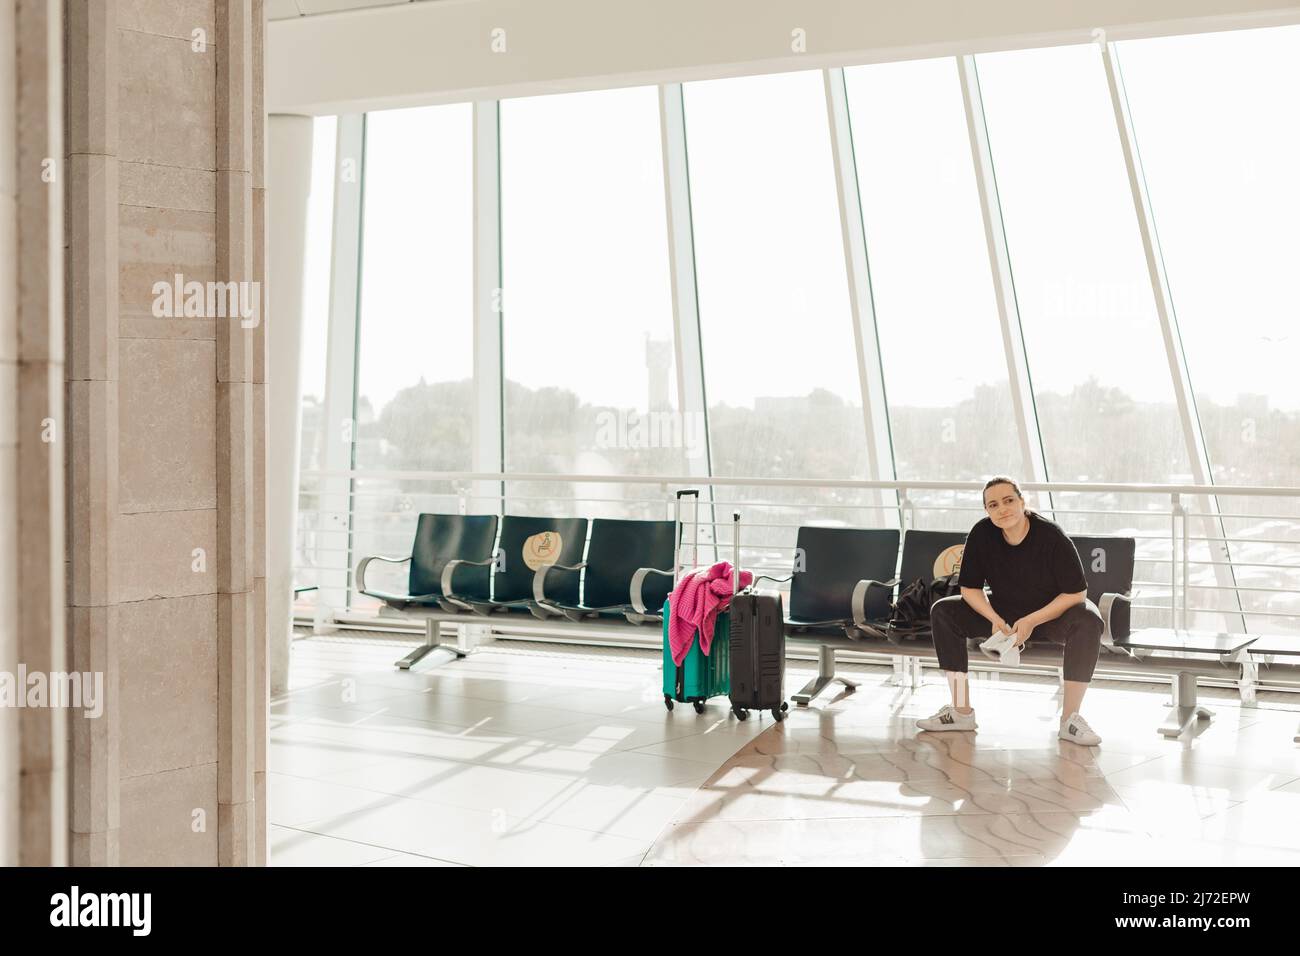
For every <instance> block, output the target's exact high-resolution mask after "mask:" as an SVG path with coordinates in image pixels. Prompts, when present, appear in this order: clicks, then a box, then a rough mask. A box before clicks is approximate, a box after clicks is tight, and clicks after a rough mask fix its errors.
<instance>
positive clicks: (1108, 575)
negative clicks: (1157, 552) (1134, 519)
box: [1070, 534, 1137, 644]
mask: <svg viewBox="0 0 1300 956" xmlns="http://www.w3.org/2000/svg"><path fill="white" fill-rule="evenodd" d="M1070 540H1071V541H1072V542H1074V549H1075V550H1076V551H1078V552H1079V561H1080V562H1082V564H1083V576H1084V577H1085V578H1086V579H1087V581H1088V600H1089V601H1091V602H1092V603H1093V604H1095V605H1097V610H1099V611H1100V612H1101V618H1102V620H1103V621H1105V622H1106V630H1105V631H1104V632H1103V633H1102V637H1101V641H1102V643H1103V644H1124V643H1126V642H1127V641H1128V639H1129V635H1130V633H1131V629H1130V623H1129V620H1130V614H1129V610H1130V607H1131V605H1132V602H1133V566H1134V563H1135V561H1136V557H1137V542H1136V541H1135V540H1134V539H1133V538H1123V537H1100V536H1094V535H1082V534H1072V535H1070Z"/></svg>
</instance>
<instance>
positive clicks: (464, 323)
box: [352, 103, 474, 556]
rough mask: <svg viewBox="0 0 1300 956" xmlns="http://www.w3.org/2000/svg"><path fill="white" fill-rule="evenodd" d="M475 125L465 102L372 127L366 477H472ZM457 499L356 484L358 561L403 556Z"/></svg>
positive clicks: (363, 340)
mask: <svg viewBox="0 0 1300 956" xmlns="http://www.w3.org/2000/svg"><path fill="white" fill-rule="evenodd" d="M472 123H473V114H472V107H471V106H470V105H469V104H467V103H461V104H454V105H451V106H432V107H423V108H419V109H404V110H390V111H385V112H380V113H369V114H367V116H366V136H365V164H364V183H363V187H364V188H363V190H362V195H363V201H362V236H361V279H360V281H361V291H360V312H359V315H358V333H357V361H356V367H357V380H356V405H355V415H354V417H355V420H356V421H355V446H354V449H353V455H354V459H355V468H356V469H357V470H358V471H369V470H373V471H378V472H392V471H452V470H469V468H470V467H471V454H470V449H471V441H470V434H471V428H472V427H473V424H472V423H473V408H474V379H473V339H472V332H473V320H474V309H473V288H474V287H473V234H474V229H473V208H474V206H473V203H474V198H473V197H474V188H473V186H474V182H473V140H472V135H473V132H472ZM451 490H452V489H451V488H449V487H445V488H444V487H439V486H432V485H430V483H428V482H422V481H414V482H412V481H404V480H399V479H394V478H390V477H387V476H385V475H376V476H373V477H369V476H363V477H359V478H358V479H357V480H356V481H355V482H354V483H353V492H352V495H353V506H352V516H353V517H352V553H353V555H354V556H360V555H366V554H395V553H398V554H400V553H402V551H403V549H405V548H409V547H410V543H411V537H412V535H413V534H414V529H415V517H416V515H418V514H419V513H420V512H422V511H445V510H451V511H455V510H457V508H458V507H459V502H458V500H457V499H456V498H455V497H453V496H451V495H450V492H451ZM394 549H395V550H394Z"/></svg>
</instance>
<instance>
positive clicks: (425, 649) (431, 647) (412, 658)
mask: <svg viewBox="0 0 1300 956" xmlns="http://www.w3.org/2000/svg"><path fill="white" fill-rule="evenodd" d="M438 637H439V624H438V622H437V621H425V622H424V643H423V644H421V645H420V646H419V647H417V648H416V649H415V650H413V651H411V653H409V654H407V655H406V656H405V657H403V658H402V659H401V660H400V661H398V662H397V666H398V667H400V668H401V669H402V670H404V671H409V670H410V669H411V667H412V665H414V664H416V663H417V662H418V661H420V660H421V659H423V658H424V656H425V655H426V654H428V653H429V652H430V651H437V650H441V651H450V652H451V653H453V654H455V655H456V659H457V660H459V659H460V658H462V657H464V656H465V654H466V652H465V651H463V650H461V649H460V648H459V647H453V646H451V645H449V644H439V643H438Z"/></svg>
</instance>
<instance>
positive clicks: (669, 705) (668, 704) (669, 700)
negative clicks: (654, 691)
mask: <svg viewBox="0 0 1300 956" xmlns="http://www.w3.org/2000/svg"><path fill="white" fill-rule="evenodd" d="M664 706H665V707H667V708H668V709H669V710H672V709H673V699H672V698H671V697H669V696H668V695H667V694H664Z"/></svg>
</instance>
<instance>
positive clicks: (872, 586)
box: [844, 528, 966, 643]
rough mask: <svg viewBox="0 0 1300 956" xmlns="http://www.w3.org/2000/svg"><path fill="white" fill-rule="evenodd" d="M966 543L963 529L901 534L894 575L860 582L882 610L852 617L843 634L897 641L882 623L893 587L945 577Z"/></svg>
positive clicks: (897, 638)
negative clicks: (886, 578) (900, 553)
mask: <svg viewBox="0 0 1300 956" xmlns="http://www.w3.org/2000/svg"><path fill="white" fill-rule="evenodd" d="M965 545H966V534H965V532H963V531H922V530H919V529H916V528H909V529H908V530H907V531H906V532H905V533H904V535H903V556H902V560H901V562H900V567H899V572H898V577H895V578H890V579H888V580H869V581H863V582H862V583H861V587H862V589H863V590H864V591H865V592H868V593H871V594H874V595H878V597H877V598H876V603H875V604H873V605H872V606H873V607H875V608H877V609H880V608H881V607H882V603H883V613H880V614H879V615H878V616H875V617H866V616H864V617H862V618H860V619H856V620H855V621H854V622H853V623H852V624H851V625H848V626H846V627H845V628H844V633H845V634H847V635H848V636H849V637H851V638H854V639H855V640H857V639H860V638H862V637H888V638H889V640H890V641H892V642H894V643H897V642H898V640H899V635H897V634H896V633H895V632H894V631H892V630H891V629H889V628H888V627H886V626H885V622H886V621H887V619H888V618H889V616H890V607H891V606H892V604H893V601H894V599H895V598H896V597H897V595H896V594H895V591H894V589H895V588H900V589H901V588H905V587H908V586H909V585H911V584H914V583H915V582H916V581H921V582H922V583H924V584H927V585H928V584H931V583H932V582H933V581H934V579H935V578H936V577H945V576H947V575H948V574H951V573H952V570H951V569H955V568H957V567H959V566H960V564H961V550H962V549H963V548H964V547H965Z"/></svg>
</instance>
